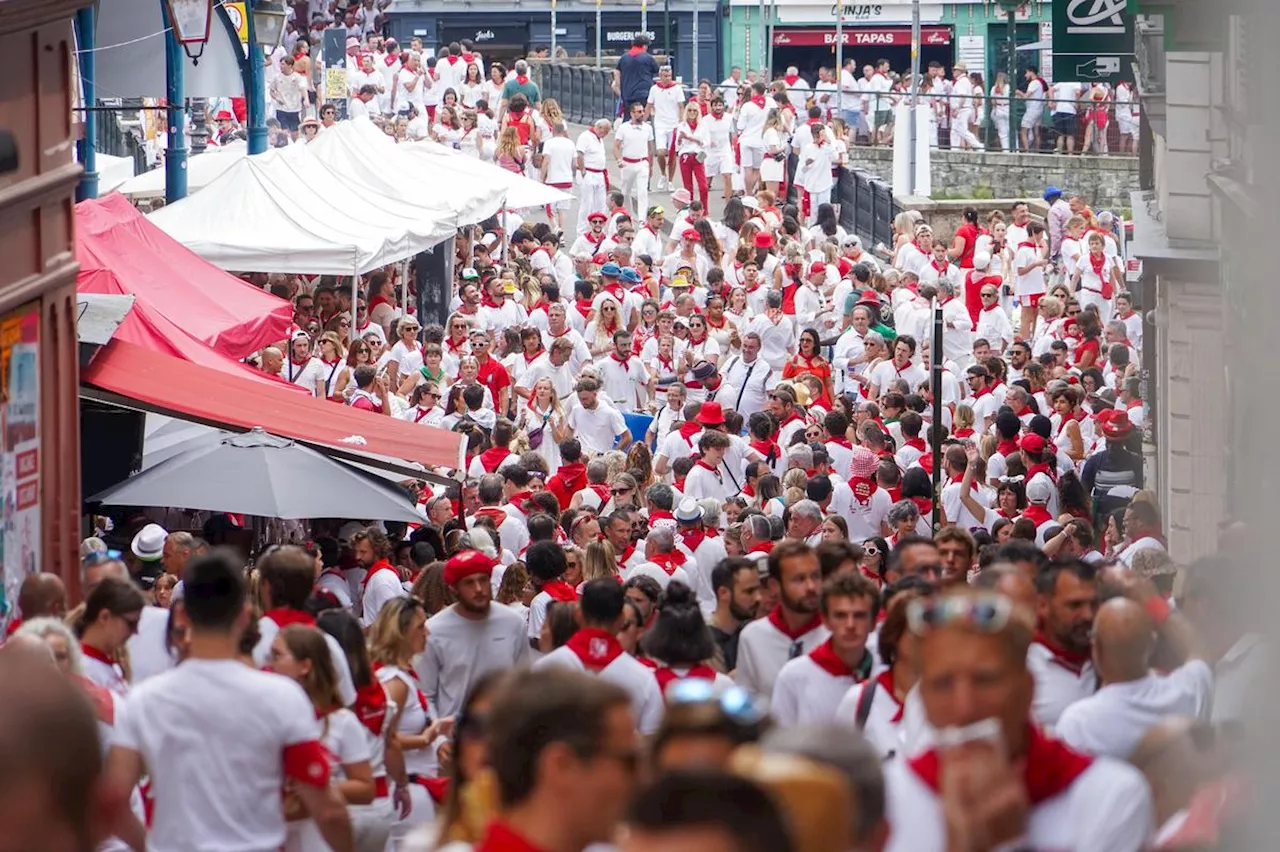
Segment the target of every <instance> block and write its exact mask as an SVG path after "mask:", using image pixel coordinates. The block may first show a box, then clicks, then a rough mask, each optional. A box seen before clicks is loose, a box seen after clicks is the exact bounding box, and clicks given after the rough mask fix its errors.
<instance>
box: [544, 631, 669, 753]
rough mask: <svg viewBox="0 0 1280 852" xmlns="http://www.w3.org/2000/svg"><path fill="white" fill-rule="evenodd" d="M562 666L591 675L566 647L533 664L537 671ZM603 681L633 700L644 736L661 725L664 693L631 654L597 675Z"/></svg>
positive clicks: (576, 656)
mask: <svg viewBox="0 0 1280 852" xmlns="http://www.w3.org/2000/svg"><path fill="white" fill-rule="evenodd" d="M551 666H560V667H562V668H567V669H576V670H577V671H582V672H587V671H589V670H588V669H587V667H586V665H585V664H584V663H583V662H582V660H581V658H579V657H578V655H577V654H576V653H574V651H573V650H572V649H571V648H569V647H568V646H567V645H566V646H562V647H560V648H557V649H556V650H554V651H552V652H551V653H550V654H547V655H546V656H545V657H543V658H542V659H540V660H538V661H537V662H536V663H534V664H533V667H534V668H535V669H541V668H548V667H551ZM594 674H596V675H598V676H599V677H600V679H601V680H606V681H608V682H610V683H613V684H616V685H617V686H620V687H622V688H623V689H625V690H626V691H627V693H628V694H629V695H630V696H631V710H632V712H633V713H635V717H636V726H637V727H638V728H639V730H640V733H642V734H646V735H648V734H652V733H654V732H655V731H657V730H658V725H660V724H661V723H662V708H663V705H662V692H661V691H660V690H659V689H658V680H657V678H655V677H654V676H653V670H652V669H650V668H648V667H647V666H645V665H644V664H643V663H641V662H640V661H639V660H637V659H636V658H635V657H633V656H631V655H630V654H627V653H623V654H622V655H621V656H619V657H617V658H615V659H614V660H613V661H612V662H610V663H609V665H607V666H605V667H604V668H602V669H600V671H598V672H595V673H594Z"/></svg>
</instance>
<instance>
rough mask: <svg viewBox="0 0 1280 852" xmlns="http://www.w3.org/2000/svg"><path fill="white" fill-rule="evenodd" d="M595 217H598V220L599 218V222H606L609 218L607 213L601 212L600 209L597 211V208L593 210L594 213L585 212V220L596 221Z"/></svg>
mask: <svg viewBox="0 0 1280 852" xmlns="http://www.w3.org/2000/svg"><path fill="white" fill-rule="evenodd" d="M597 219H598V220H600V221H601V222H607V221H608V220H609V217H608V215H606V214H605V213H602V212H601V211H599V210H597V211H596V212H594V213H588V214H587V221H588V222H594V221H596V220H597Z"/></svg>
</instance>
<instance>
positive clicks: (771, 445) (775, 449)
mask: <svg viewBox="0 0 1280 852" xmlns="http://www.w3.org/2000/svg"><path fill="white" fill-rule="evenodd" d="M747 446H749V447H751V449H753V450H755V451H756V452H757V453H759V454H760V455H762V456H764V457H765V458H766V459H769V460H770V462H769V463H770V464H772V463H773V462H774V461H776V460H778V459H780V458H782V447H780V446H778V444H777V443H776V442H774V441H767V440H764V441H762V440H756V441H752V442H751V443H750V444H748V445H747Z"/></svg>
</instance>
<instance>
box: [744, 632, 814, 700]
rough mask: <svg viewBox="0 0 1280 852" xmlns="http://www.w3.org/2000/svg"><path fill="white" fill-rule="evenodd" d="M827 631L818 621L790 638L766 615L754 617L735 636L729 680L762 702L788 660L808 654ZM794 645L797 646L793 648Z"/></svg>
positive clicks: (769, 692)
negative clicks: (733, 664)
mask: <svg viewBox="0 0 1280 852" xmlns="http://www.w3.org/2000/svg"><path fill="white" fill-rule="evenodd" d="M830 636H831V631H829V630H827V628H826V627H824V626H822V625H821V624H819V625H818V626H817V627H815V628H813V629H812V630H810V631H809V632H808V633H805V634H804V635H803V636H801V637H800V638H799V639H792V638H790V637H789V636H787V635H786V634H785V633H783V632H782V631H781V630H779V629H778V628H776V627H774V626H773V622H772V621H770V620H769V619H768V618H758V619H756V620H755V621H753V622H751V623H750V624H748V625H747V626H746V627H744V628H742V633H741V635H739V637H738V668H737V669H736V670H735V671H734V675H733V679H734V680H735V681H737V683H738V685H739V686H741V687H742V688H743V689H746V690H748V691H750V692H752V693H753V694H754V695H755V696H756V698H757V699H758V700H760V701H761V702H762V703H764V702H767V701H768V700H769V699H771V698H772V696H773V686H774V684H775V683H776V682H777V680H778V675H779V673H781V671H782V667H783V666H785V665H786V664H787V663H788V662H789V661H790V660H791V659H793V655H792V653H791V652H792V649H793V647H794V648H795V649H796V650H797V651H798V653H796V654H795V655H794V657H798V656H801V655H803V654H808V653H809V652H810V651H812V650H813V649H814V648H816V647H818V646H819V645H821V644H822V643H823V642H825V641H827V639H828V638H830ZM797 645H798V647H797Z"/></svg>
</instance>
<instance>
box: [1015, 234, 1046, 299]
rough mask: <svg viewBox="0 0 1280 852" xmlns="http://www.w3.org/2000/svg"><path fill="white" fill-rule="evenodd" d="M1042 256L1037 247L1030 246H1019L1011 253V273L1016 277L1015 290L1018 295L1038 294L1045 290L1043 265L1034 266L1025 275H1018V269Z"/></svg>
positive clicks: (1025, 266)
mask: <svg viewBox="0 0 1280 852" xmlns="http://www.w3.org/2000/svg"><path fill="white" fill-rule="evenodd" d="M1043 257H1044V255H1043V254H1042V253H1041V251H1040V249H1039V248H1033V247H1031V246H1019V247H1018V250H1017V252H1016V253H1015V254H1014V255H1013V274H1014V275H1015V276H1016V277H1017V279H1018V286H1017V288H1016V290H1017V293H1018V295H1019V296H1038V295H1040V294H1042V293H1044V292H1045V284H1044V267H1043V266H1038V267H1036V268H1035V269H1033V270H1031V271H1030V272H1028V273H1027V274H1026V275H1018V270H1019V269H1025V268H1027V267H1028V266H1030V265H1031V264H1033V263H1035V262H1036V261H1037V260H1041V259H1043Z"/></svg>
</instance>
